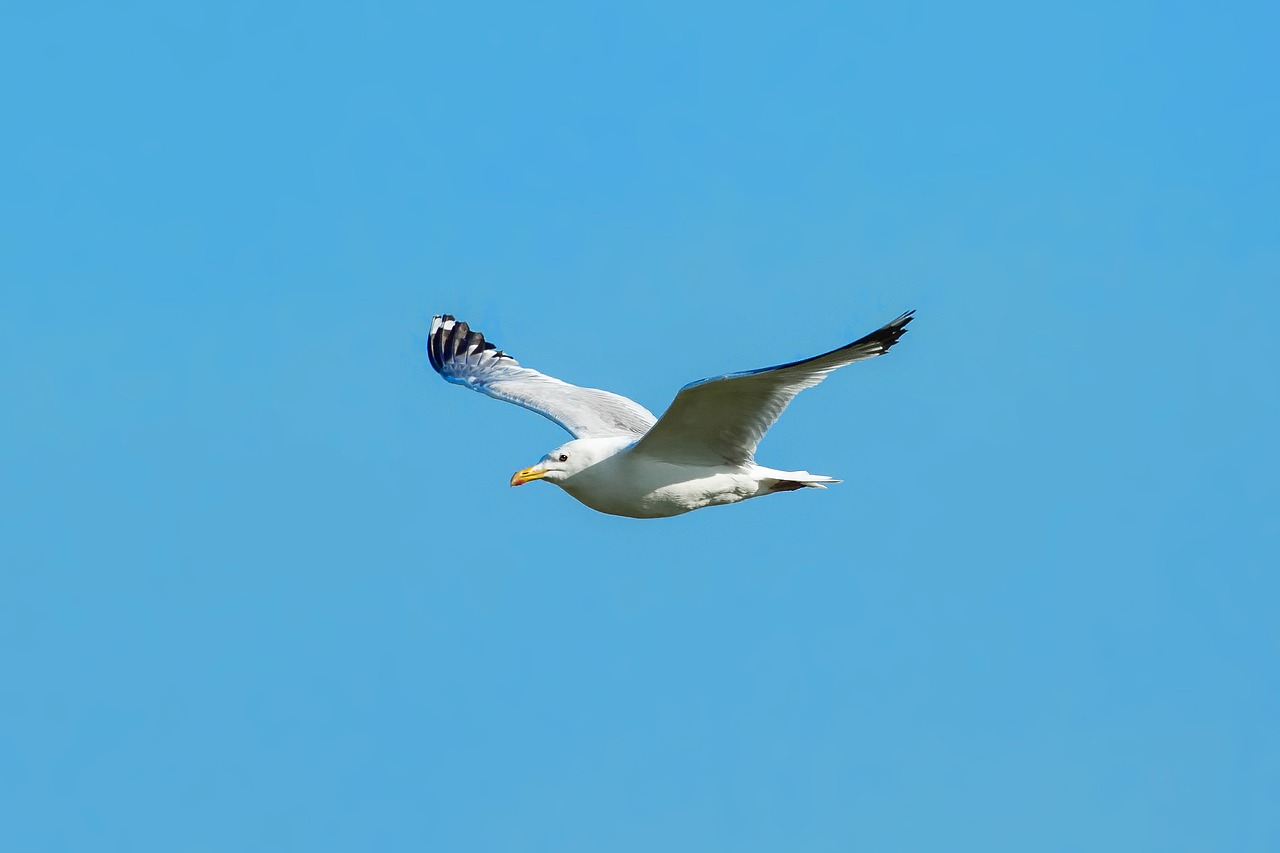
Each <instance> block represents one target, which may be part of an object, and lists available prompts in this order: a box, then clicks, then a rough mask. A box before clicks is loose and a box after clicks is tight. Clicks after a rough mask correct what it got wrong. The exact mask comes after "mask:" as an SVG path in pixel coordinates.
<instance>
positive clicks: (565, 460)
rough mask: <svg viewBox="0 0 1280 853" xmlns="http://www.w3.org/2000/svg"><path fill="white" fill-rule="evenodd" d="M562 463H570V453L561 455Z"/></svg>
mask: <svg viewBox="0 0 1280 853" xmlns="http://www.w3.org/2000/svg"><path fill="white" fill-rule="evenodd" d="M560 461H561V462H568V461H569V454H568V453H561V454H560Z"/></svg>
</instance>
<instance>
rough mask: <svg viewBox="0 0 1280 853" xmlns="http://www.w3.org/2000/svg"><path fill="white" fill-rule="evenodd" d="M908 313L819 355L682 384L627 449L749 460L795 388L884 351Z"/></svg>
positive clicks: (675, 457) (708, 460) (696, 459)
mask: <svg viewBox="0 0 1280 853" xmlns="http://www.w3.org/2000/svg"><path fill="white" fill-rule="evenodd" d="M914 313H915V312H914V311H908V312H907V313H905V314H903V315H902V316H901V317H899V318H898V319H896V320H894V321H893V322H892V323H889V324H888V325H887V326H884V327H882V328H880V329H877V330H876V331H874V332H872V333H871V334H869V335H867V336H866V337H865V338H860V339H859V340H856V341H854V342H853V343H851V344H849V345H847V346H843V347H840V349H837V350H832V351H831V352H829V353H825V354H823V355H818V356H814V357H813V358H806V359H804V360H803V361H793V362H791V363H790V364H780V365H778V366H777V367H766V368H764V369H762V370H749V371H746V372H744V373H730V374H728V375H726V376H716V377H712V378H710V379H703V380H700V381H698V382H693V383H691V384H689V385H686V386H684V387H683V388H681V389H680V393H679V394H677V395H676V398H675V400H674V401H672V403H671V406H670V408H668V409H667V411H666V412H664V413H663V415H662V417H661V418H660V419H659V420H658V422H657V423H656V424H655V425H654V426H653V428H652V429H650V430H649V432H648V433H647V434H646V435H645V437H644V438H642V439H640V442H639V443H638V444H636V446H635V447H633V448H632V449H631V452H632V453H640V454H645V455H648V456H651V457H654V458H657V459H666V460H670V461H673V462H674V461H678V462H688V463H697V464H720V463H728V464H731V465H741V464H745V463H748V462H751V461H752V459H753V457H754V456H755V452H756V446H757V445H758V444H759V443H760V439H762V438H764V434H765V433H766V432H768V430H769V427H771V426H773V424H774V422H775V421H776V420H778V416H779V415H781V414H782V411H783V409H785V408H786V407H787V404H789V403H790V402H791V400H792V399H793V398H794V397H795V396H796V395H797V394H799V393H800V392H801V391H803V390H804V389H805V388H812V387H813V386H814V385H817V384H818V383H819V382H821V381H822V380H823V379H826V378H827V374H828V373H830V372H831V371H833V370H835V369H836V368H838V367H844V366H845V365H846V364H852V363H853V362H855V361H862V360H863V359H867V358H874V357H875V356H877V355H883V354H884V353H886V352H888V351H889V347H891V346H893V345H894V344H896V343H897V342H898V339H899V338H901V337H902V335H903V334H904V333H905V332H906V327H907V324H908V323H910V322H911V317H912V315H913V314H914Z"/></svg>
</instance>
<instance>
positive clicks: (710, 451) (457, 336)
mask: <svg viewBox="0 0 1280 853" xmlns="http://www.w3.org/2000/svg"><path fill="white" fill-rule="evenodd" d="M910 321H911V312H907V313H906V314H903V315H902V316H901V317H899V318H897V319H896V320H894V321H893V322H892V323H889V324H888V325H886V326H884V327H882V328H881V329H878V330H877V331H875V332H872V333H871V334H870V335H867V336H866V337H864V338H861V339H859V340H857V341H854V342H853V343H851V344H849V345H847V346H844V347H841V348H839V349H836V350H832V351H831V352H829V353H825V354H823V355H820V356H815V357H814V358H810V359H804V360H803V361H798V362H792V363H790V364H783V365H779V366H777V367H770V368H765V369H763V370H752V371H747V372H744V373H736V374H729V375H727V376H721V377H716V378H713V379H704V380H702V381H700V382H694V383H692V384H690V385H686V386H685V387H684V388H682V389H681V391H680V393H679V394H678V395H677V396H676V399H675V401H674V402H673V403H672V404H671V406H670V407H669V408H668V409H667V411H666V412H665V413H664V414H663V416H662V418H661V419H657V418H654V416H653V415H652V414H651V413H650V412H649V411H648V410H647V409H645V408H644V407H643V406H641V405H639V404H638V403H636V402H634V401H632V400H628V399H627V398H626V397H621V396H619V395H617V394H613V393H610V392H608V391H600V390H598V389H594V388H579V387H577V386H575V385H569V384H567V383H565V382H561V381H560V380H558V379H554V378H552V377H550V376H546V375H544V374H542V373H539V372H537V371H535V370H530V369H529V368H526V367H521V366H520V364H519V363H518V362H516V360H515V359H514V358H512V357H511V356H509V355H507V354H506V353H504V352H502V351H501V350H498V349H496V348H495V347H494V346H493V344H491V343H488V342H487V341H485V339H484V336H483V335H481V334H480V333H478V332H473V331H471V330H470V328H469V327H468V326H467V324H466V323H462V322H458V321H456V320H455V319H454V318H453V317H451V316H449V315H447V314H445V315H441V316H437V317H435V318H434V319H433V320H432V323H431V333H430V335H429V337H428V341H427V354H428V357H429V358H430V360H431V365H432V367H434V368H435V369H436V371H437V372H439V373H440V375H441V376H443V377H444V378H445V379H447V380H448V381H450V382H453V383H455V384H459V385H464V386H467V387H469V388H472V389H474V390H477V391H480V392H482V393H484V394H487V395H489V396H491V397H495V398H496V399H499V400H504V401H507V402H511V403H516V404H517V405H520V406H523V407H524V408H527V409H531V410H533V411H535V412H538V413H539V414H541V415H543V416H544V417H547V418H549V419H551V420H553V421H555V422H556V423H558V424H559V425H560V426H562V427H564V428H565V429H566V430H568V431H569V432H570V433H571V434H572V435H573V436H574V440H573V441H570V442H568V443H566V444H564V445H562V446H560V447H558V448H556V449H555V450H553V451H551V452H550V453H548V454H547V455H546V456H544V457H543V459H542V461H541V462H539V463H537V464H536V465H532V466H530V467H528V468H525V469H523V470H521V471H517V472H516V473H515V475H514V476H512V478H511V485H513V486H519V485H523V484H524V483H527V482H531V481H533V480H543V479H545V480H547V481H548V482H551V483H554V484H555V485H557V486H560V487H561V488H562V489H564V490H565V491H566V492H568V493H569V494H570V495H571V496H573V497H574V498H576V499H577V500H578V501H580V502H582V503H583V504H586V505H587V506H589V507H591V508H592V509H594V510H597V511H599V512H603V513H608V514H610V515H621V516H627V517H630V518H664V517H667V516H672V515H680V514H682V513H686V512H689V511H691V510H695V509H701V508H703V507H708V506H720V505H723V504H730V503H737V502H738V501H742V500H746V499H748V498H753V497H757V496H759V495H765V494H772V493H774V492H782V491H792V490H795V489H800V488H805V487H809V488H819V489H820V488H823V487H824V485H825V484H828V483H838V482H840V481H839V480H835V479H833V478H831V477H826V476H823V475H820V474H810V473H809V472H808V471H779V470H775V469H773V468H765V467H763V466H761V465H757V464H756V462H755V448H756V445H757V444H758V443H759V441H760V439H761V438H762V437H763V436H764V434H765V432H766V431H767V430H768V429H769V427H770V426H772V424H773V422H774V421H776V420H777V418H778V416H779V415H780V414H781V413H782V411H783V409H785V408H786V406H787V404H788V403H789V402H791V399H792V398H793V397H795V395H796V394H797V393H799V392H800V391H801V390H803V389H804V388H808V387H811V386H813V385H817V384H818V383H819V382H821V381H822V380H823V379H824V378H825V377H826V375H827V374H828V373H829V372H831V371H832V370H834V369H836V368H837V367H842V366H844V365H846V364H850V363H852V362H854V361H860V360H862V359H866V358H872V357H874V356H877V355H881V354H883V353H884V352H886V351H888V349H889V347H891V346H893V344H894V343H896V342H897V341H898V339H899V338H900V337H901V336H902V334H903V332H904V331H905V329H906V325H907V323H909V322H910Z"/></svg>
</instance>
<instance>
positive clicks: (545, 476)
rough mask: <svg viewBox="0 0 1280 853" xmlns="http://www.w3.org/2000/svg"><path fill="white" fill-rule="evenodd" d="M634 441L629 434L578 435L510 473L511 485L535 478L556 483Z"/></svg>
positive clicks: (521, 483) (517, 484)
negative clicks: (618, 435)
mask: <svg viewBox="0 0 1280 853" xmlns="http://www.w3.org/2000/svg"><path fill="white" fill-rule="evenodd" d="M634 443H635V437H634V436H632V437H628V438H579V439H574V440H573V441H570V442H568V443H567V444H562V445H560V446H559V447H557V448H556V449H555V450H553V451H551V452H550V453H548V454H547V455H546V456H544V457H542V461H540V462H538V464H536V465H530V466H529V467H528V468H525V469H523V470H520V471H517V472H515V473H514V474H512V475H511V485H513V486H523V485H524V484H525V483H530V482H533V481H534V480H546V481H547V482H548V483H555V484H557V485H559V484H560V483H563V482H564V481H565V480H568V479H569V478H570V477H572V476H574V475H575V474H578V473H581V472H582V471H585V470H586V469H588V468H590V467H591V466H592V465H597V464H599V463H600V462H603V461H604V460H605V459H608V458H609V457H610V456H613V455H614V454H615V453H618V452H620V451H622V450H626V449H627V448H628V447H630V446H631V445H632V444H634Z"/></svg>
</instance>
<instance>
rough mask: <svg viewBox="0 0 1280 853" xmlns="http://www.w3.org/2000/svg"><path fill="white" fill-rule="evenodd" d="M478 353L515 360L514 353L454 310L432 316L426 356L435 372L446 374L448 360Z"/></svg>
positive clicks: (473, 355)
mask: <svg viewBox="0 0 1280 853" xmlns="http://www.w3.org/2000/svg"><path fill="white" fill-rule="evenodd" d="M477 354H480V355H486V356H492V357H493V358H499V359H507V360H509V361H511V362H513V363H514V362H515V359H513V358H511V356H509V355H507V354H506V353H505V352H503V351H502V350H500V349H498V348H497V347H496V346H494V345H493V344H491V343H489V342H488V341H487V340H485V338H484V335H482V334H481V333H479V332H477V331H475V330H474V329H472V328H471V327H470V326H468V325H467V324H466V323H464V322H463V321H461V320H459V319H457V318H456V317H454V316H453V315H452V314H437V315H436V316H434V317H432V318H431V331H430V333H429V334H428V337H427V359H428V360H429V361H430V362H431V367H432V368H434V369H435V371H436V373H439V374H440V375H441V376H444V375H445V370H446V368H447V366H448V364H449V363H450V362H452V361H453V360H454V359H458V358H463V357H472V358H474V357H475V355H477Z"/></svg>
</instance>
